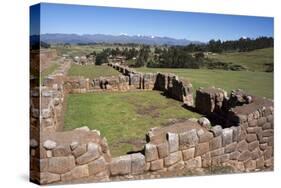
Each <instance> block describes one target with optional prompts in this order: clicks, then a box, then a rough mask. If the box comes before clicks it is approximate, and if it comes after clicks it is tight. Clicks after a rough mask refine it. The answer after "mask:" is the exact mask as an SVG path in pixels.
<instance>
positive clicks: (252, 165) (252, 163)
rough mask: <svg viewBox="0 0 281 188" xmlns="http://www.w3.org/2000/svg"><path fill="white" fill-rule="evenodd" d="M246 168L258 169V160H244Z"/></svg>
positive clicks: (248, 169) (248, 170) (247, 169)
mask: <svg viewBox="0 0 281 188" xmlns="http://www.w3.org/2000/svg"><path fill="white" fill-rule="evenodd" d="M244 166H245V170H246V171H247V172H250V171H253V170H255V169H256V161H255V160H248V161H246V162H244Z"/></svg>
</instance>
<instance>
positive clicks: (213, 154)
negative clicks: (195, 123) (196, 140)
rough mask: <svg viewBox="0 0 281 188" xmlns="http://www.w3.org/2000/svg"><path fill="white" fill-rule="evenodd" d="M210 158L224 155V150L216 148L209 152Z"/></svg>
mask: <svg viewBox="0 0 281 188" xmlns="http://www.w3.org/2000/svg"><path fill="white" fill-rule="evenodd" d="M210 154H211V157H215V156H219V155H223V154H224V148H218V149H216V150H213V151H211V152H210Z"/></svg>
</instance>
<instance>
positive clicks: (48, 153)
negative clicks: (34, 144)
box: [46, 150, 53, 158]
mask: <svg viewBox="0 0 281 188" xmlns="http://www.w3.org/2000/svg"><path fill="white" fill-rule="evenodd" d="M46 156H47V157H48V158H50V157H53V152H52V150H47V151H46Z"/></svg>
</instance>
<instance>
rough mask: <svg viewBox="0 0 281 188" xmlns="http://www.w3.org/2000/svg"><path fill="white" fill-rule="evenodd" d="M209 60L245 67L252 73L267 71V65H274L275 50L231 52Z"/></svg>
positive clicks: (210, 56) (213, 56)
mask: <svg viewBox="0 0 281 188" xmlns="http://www.w3.org/2000/svg"><path fill="white" fill-rule="evenodd" d="M208 58H210V59H215V60H218V61H222V62H226V63H227V62H228V63H229V62H232V63H234V64H238V65H243V66H245V67H247V68H248V70H250V71H265V70H266V68H267V67H266V66H265V65H264V64H265V63H268V64H273V48H264V49H259V50H254V51H251V52H229V53H222V54H216V55H209V56H208Z"/></svg>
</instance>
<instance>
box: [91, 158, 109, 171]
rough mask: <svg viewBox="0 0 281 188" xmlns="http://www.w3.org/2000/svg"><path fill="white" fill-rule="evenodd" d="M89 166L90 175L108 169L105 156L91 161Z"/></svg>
mask: <svg viewBox="0 0 281 188" xmlns="http://www.w3.org/2000/svg"><path fill="white" fill-rule="evenodd" d="M88 166H89V174H90V175H95V174H98V173H100V172H103V171H106V170H107V164H106V161H105V159H104V158H103V157H100V158H98V159H97V160H94V161H92V162H90V163H89V164H88Z"/></svg>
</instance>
